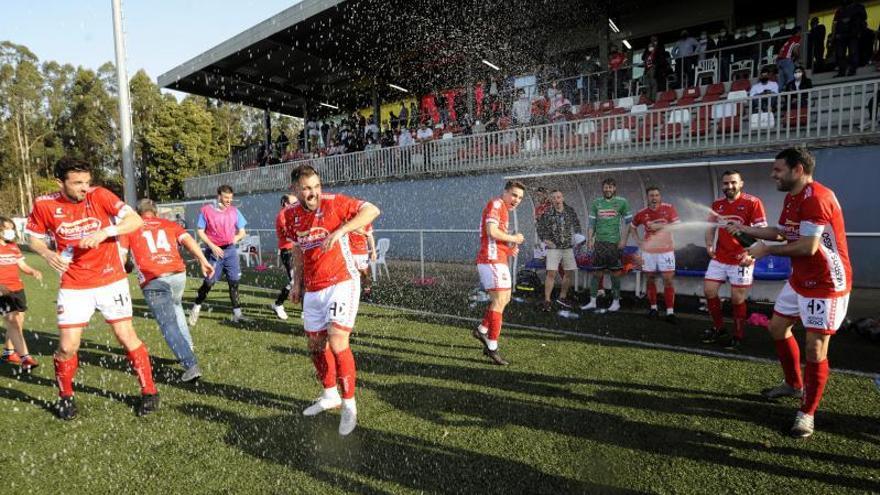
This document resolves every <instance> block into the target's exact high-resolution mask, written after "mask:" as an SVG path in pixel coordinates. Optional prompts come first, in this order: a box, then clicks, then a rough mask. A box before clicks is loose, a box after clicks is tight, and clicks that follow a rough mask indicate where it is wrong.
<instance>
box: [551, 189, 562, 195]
mask: <svg viewBox="0 0 880 495" xmlns="http://www.w3.org/2000/svg"><path fill="white" fill-rule="evenodd" d="M553 193H559V194H562V191H560V190H559V189H554V190H552V191H550V194H553Z"/></svg>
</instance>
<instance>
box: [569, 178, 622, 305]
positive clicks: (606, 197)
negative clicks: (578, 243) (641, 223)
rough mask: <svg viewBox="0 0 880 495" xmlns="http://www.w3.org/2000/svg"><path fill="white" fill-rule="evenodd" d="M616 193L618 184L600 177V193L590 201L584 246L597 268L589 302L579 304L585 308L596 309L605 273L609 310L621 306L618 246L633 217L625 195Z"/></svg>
mask: <svg viewBox="0 0 880 495" xmlns="http://www.w3.org/2000/svg"><path fill="white" fill-rule="evenodd" d="M616 194H617V184H616V183H615V182H614V179H611V178H608V179H605V180H603V181H602V197H601V198H597V199H595V200H593V204H592V205H590V214H589V217H590V228H589V230H588V232H587V246H588V247H589V248H590V250H591V251H592V252H593V258H592V264H593V267H594V268H597V269H598V272H597V273H594V274H593V277H592V281H591V285H590V302H589V303H587V304H585V305H583V306H581V309H582V310H584V311H593V310H595V309H596V293H597V292H598V291H599V279H600V278H601V277H602V275H603V274H605V273H608V274H609V275H610V276H611V288H612V292H613V296H614V298H613V301H612V302H611V306H609V307H608V311H612V312H613V311H618V310H619V309H620V275H621V273H620V270H622V269H623V263H622V262H621V250H622V249H623V247H624V246H625V245H626V241H627V237H628V235H629V229H628V226H629V223H630V222H631V221H632V212H631V211H630V209H629V203H628V202H627V201H626V199H624V198H620V197H617V196H616ZM621 222H622V224H621Z"/></svg>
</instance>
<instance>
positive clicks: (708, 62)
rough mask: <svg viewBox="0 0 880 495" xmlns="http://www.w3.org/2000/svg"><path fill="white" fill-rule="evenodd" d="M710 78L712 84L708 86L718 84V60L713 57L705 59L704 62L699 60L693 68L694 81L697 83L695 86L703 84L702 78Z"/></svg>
mask: <svg viewBox="0 0 880 495" xmlns="http://www.w3.org/2000/svg"><path fill="white" fill-rule="evenodd" d="M705 76H710V77H711V78H712V82H710V83H709V84H715V83H716V82H718V59H717V58H715V57H712V58H707V59H704V60H700V62H699V63H698V64H697V66H696V67H695V68H694V81H696V82H697V84H696V85H697V86H699V85H701V84H703V81H702V79H701V78H702V77H705Z"/></svg>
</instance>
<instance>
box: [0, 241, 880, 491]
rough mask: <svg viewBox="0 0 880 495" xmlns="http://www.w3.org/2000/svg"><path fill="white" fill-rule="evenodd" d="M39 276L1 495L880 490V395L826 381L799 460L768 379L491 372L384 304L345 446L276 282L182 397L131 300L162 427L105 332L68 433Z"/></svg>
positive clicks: (844, 378)
mask: <svg viewBox="0 0 880 495" xmlns="http://www.w3.org/2000/svg"><path fill="white" fill-rule="evenodd" d="M29 260H30V261H31V262H32V264H33V265H34V266H37V267H40V268H44V273H46V275H47V277H46V281H45V286H43V287H40V286H39V284H37V283H35V282H34V281H33V280H27V289H28V298H29V301H30V306H31V311H30V312H29V313H28V318H27V324H26V326H27V337H28V342H29V343H30V346H31V350H32V352H34V353H35V354H36V355H37V358H38V359H40V361H41V363H42V366H40V367H39V368H37V369H36V370H34V372H33V374H32V375H30V376H25V377H16V376H13V373H12V368H11V367H8V366H7V367H5V368H4V369H2V370H0V428H2V432H3V436H2V439H0V472H2V476H3V479H2V484H0V493H27V492H34V493H90V494H91V493H341V492H359V493H552V494H564V493H601V492H617V491H621V492H636V493H643V492H650V493H654V492H660V493H728V492H737V493H741V492H747V493H780V492H787V493H848V492H871V491H873V492H876V491H880V393H878V391H877V390H875V389H874V387H873V385H872V384H871V382H870V380H869V379H867V378H865V377H860V376H853V375H848V374H843V373H837V374H832V376H831V379H830V382H829V384H828V387H827V389H826V395H825V398H824V400H823V402H822V406H821V408H820V411H819V413H818V415H817V418H816V427H817V432H816V434H815V435H814V437H813V438H810V439H808V440H794V439H790V438H788V437H787V436H786V435H785V432H786V431H787V429H788V428H789V427H790V426H791V422H792V419H793V415H794V411H795V410H796V407H797V404H796V403H795V402H794V401H780V402H778V403H773V402H766V401H764V400H762V399H760V398H759V396H758V395H757V391H758V390H760V389H761V388H762V387H765V386H768V385H773V384H775V383H776V382H777V380H779V379H780V371H779V369H778V366H777V365H775V364H772V363H762V362H751V361H744V360H731V359H723V358H718V357H706V356H701V355H695V354H692V353H687V352H672V351H667V350H657V349H649V348H642V347H637V346H633V345H627V344H619V343H609V342H605V343H603V342H596V341H594V340H589V339H585V338H583V337H581V336H578V335H572V334H559V333H548V332H542V331H537V330H528V329H521V328H506V329H505V330H504V333H503V335H502V341H501V346H502V347H501V350H502V352H503V354H504V356H505V357H507V358H508V359H509V360H510V361H511V363H512V364H511V366H510V367H507V368H498V367H495V366H491V365H489V364H488V363H487V361H486V360H485V358H484V357H483V356H482V354H481V352H480V348H479V347H478V343H477V341H476V340H474V339H473V338H472V337H471V336H470V329H471V328H472V326H473V324H472V323H471V322H469V321H465V320H461V319H449V318H436V317H426V316H423V315H418V314H413V313H411V312H407V311H402V310H394V309H388V308H382V307H377V306H371V305H364V306H362V307H361V311H360V316H359V318H358V322H357V330H356V332H355V333H354V334H353V336H352V347H353V349H354V353H355V357H356V359H357V363H358V395H357V398H358V411H359V426H358V429H357V430H355V432H354V433H353V434H352V435H351V436H350V437H348V438H344V439H343V438H340V437H339V436H338V434H337V433H336V428H337V425H338V418H339V416H338V413H336V412H328V413H325V414H323V415H321V416H318V417H315V418H305V417H303V416H302V415H301V411H302V409H303V408H304V407H305V406H306V405H308V404H309V402H310V401H311V400H313V399H314V398H315V397H316V396H317V395H318V393H319V391H320V386H319V384H318V383H317V381H316V380H315V377H314V370H313V368H312V364H311V361H310V359H309V357H308V354H307V351H306V346H305V339H304V337H302V335H301V326H300V324H299V321H298V318H297V316H298V315H299V312H298V311H297V310H295V309H293V308H292V307H291V306H290V305H289V304H288V312H289V313H290V314H291V319H290V320H288V321H287V322H281V321H279V320H277V319H275V317H274V314H272V313H271V310H270V309H269V307H268V304H269V302H270V301H271V300H272V298H274V296H275V290H274V287H277V280H278V279H277V277H275V276H274V275H266V274H249V276H248V277H249V278H248V279H246V280H247V281H249V282H251V283H253V284H254V285H255V286H257V287H249V288H246V289H244V290H243V303H244V310H245V314H247V315H248V316H251V317H252V318H253V322H252V323H250V324H248V325H240V326H239V325H233V324H231V323H229V322H227V321H226V320H227V319H228V317H229V302H228V299H227V294H226V291H225V284H220V285H218V286H217V288H216V289H215V290H214V291H213V292H212V294H211V296H210V298H209V300H208V303H207V305H209V306H210V311H208V307H207V306H206V308H205V309H203V311H202V318H201V320H200V321H199V324H198V325H197V326H196V327H195V328H194V329H192V333H193V339H194V341H195V345H196V352H197V354H198V356H199V359H200V361H201V366H202V369H203V371H204V378H203V380H202V381H201V382H199V383H197V384H192V385H185V384H180V383H178V382H177V381H176V380H177V376H178V375H179V373H180V368H179V366H177V364H176V363H175V362H174V359H173V356H172V354H171V353H170V351H169V350H168V348H167V346H166V345H165V343H164V341H163V340H162V337H161V334H160V333H159V331H158V329H157V328H156V326H155V323H154V322H153V321H152V320H150V319H148V318H145V317H144V315H145V313H146V311H147V309H146V306H145V304H144V303H143V299H142V297H141V294H140V291H139V289H137V288H136V287H135V286H134V285H133V287H132V294H133V298H134V300H135V315H136V319H135V326H136V329H137V330H138V333H139V335H140V336H141V338H142V339H143V340H145V341H146V342H147V344H148V346H149V348H150V351H151V354H152V356H153V362H154V367H155V371H156V376H157V380H158V382H159V383H158V386H159V390H160V394H161V398H162V407H161V410H160V411H159V412H157V413H156V414H153V415H151V416H147V417H144V418H138V417H136V416H135V415H134V411H133V407H134V404H135V400H136V398H137V384H136V381H135V379H134V377H133V376H132V375H131V373H130V371H129V370H128V363H127V361H126V360H125V358H124V357H123V356H122V353H121V351H120V348H119V345H118V344H117V343H116V342H115V340H113V338H112V336H111V335H110V332H109V330H108V328H107V326H106V325H105V324H104V323H103V322H102V321H101V320H100V319H99V317H97V316H96V317H95V318H94V319H93V325H92V326H91V327H90V328H89V329H88V330H87V332H86V334H85V338H84V341H83V346H82V349H81V352H80V363H81V367H80V370H79V373H78V375H77V380H76V390H77V396H76V397H77V400H78V403H79V407H80V417H79V418H78V419H76V420H74V421H71V422H62V421H59V420H57V419H56V418H55V417H54V416H53V415H52V414H51V413H50V411H49V408H50V405H51V403H52V402H53V401H54V400H55V393H56V391H55V388H54V383H53V372H52V360H51V353H52V350H53V348H54V345H55V342H56V340H57V337H56V336H57V331H56V330H55V317H54V296H55V293H56V288H55V287H56V283H57V282H56V279H55V277H54V276H53V275H51V274H50V273H49V271H48V269H46V268H45V265H44V264H43V263H42V262H41V261H40V260H39V259H35V258H33V257H29ZM197 284H198V282H197V281H196V280H192V281H191V283H190V287H189V290H188V291H187V298H188V299H191V298H192V297H194V294H195V288H196V287H197ZM450 293H454V294H455V295H450ZM465 296H466V291H464V292H462V291H461V290H453V289H452V288H449V290H446V288H444V286H443V285H442V284H440V285H436V286H433V287H422V288H412V287H409V286H408V285H407V284H406V283H403V282H401V283H397V284H392V283H389V282H387V281H386V282H385V283H384V284H379V285H378V286H377V292H376V299H377V300H378V302H382V303H388V304H394V305H409V306H411V307H414V308H416V309H421V310H430V311H435V312H443V313H454V314H457V315H460V316H464V317H470V316H479V314H480V311H481V307H480V306H476V307H473V308H471V307H468V302H467V299H466V297H465ZM508 319H509V321H511V322H519V323H527V324H530V325H536V326H542V327H553V328H563V329H565V330H569V331H571V332H574V333H592V334H599V335H602V334H608V335H620V336H625V337H626V338H632V339H643V340H646V341H660V342H667V343H674V344H677V345H679V344H680V345H684V344H692V340H693V339H694V338H695V336H696V335H698V330H699V329H700V328H702V327H703V326H704V325H703V322H702V321H699V320H698V319H685V320H684V321H683V322H682V324H681V325H679V326H676V327H672V326H664V325H665V324H662V323H655V322H649V321H648V320H646V319H644V318H643V317H641V316H639V315H636V314H634V313H625V314H620V315H605V316H603V317H598V316H594V317H584V318H582V319H580V320H576V321H573V320H560V319H559V318H557V317H555V315H546V314H543V315H542V314H535V312H534V310H533V309H532V308H531V306H530V305H527V304H520V305H518V306H514V307H512V308H511V312H510V315H509V318H508ZM658 334H662V335H663V336H662V337H660V336H658ZM762 337H763V338H766V337H765V336H763V335H760V334H758V333H757V332H754V333H753V334H750V341H754V342H752V343H750V344H749V345H750V347H749V349H752V348H754V349H755V350H756V351H757V350H759V349H760V350H761V352H756V354H757V355H762V356H770V355H771V354H770V353H771V352H772V351H770V350H767V349H766V348H767V347H769V343H768V342H766V340H762ZM855 347H856V346H855V344H853V348H855ZM863 347H864V344H863ZM832 348H834V343H832ZM876 350H877V348H876V347H875V348H874V349H873V352H874V354H873V355H874V356H876ZM871 351H872V349H870V348H868V349H867V350H866V351H861V352H864V353H866V354H868V353H870V352H871ZM745 352H748V349H747V351H745ZM846 357H847V356H840V358H839V360H840V361H845V359H846ZM838 364H840V365H841V366H843V367H848V366H846V363H845V362H843V363H835V362H832V365H833V366H834V365H838Z"/></svg>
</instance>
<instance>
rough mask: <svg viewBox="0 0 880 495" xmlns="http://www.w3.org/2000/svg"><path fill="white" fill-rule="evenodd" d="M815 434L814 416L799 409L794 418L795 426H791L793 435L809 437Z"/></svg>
mask: <svg viewBox="0 0 880 495" xmlns="http://www.w3.org/2000/svg"><path fill="white" fill-rule="evenodd" d="M812 434H813V417H812V416H810V415H809V414H807V413H805V412H803V411H798V413H797V416H795V418H794V426H792V427H791V436H793V437H795V438H807V437H808V436H810V435H812Z"/></svg>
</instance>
